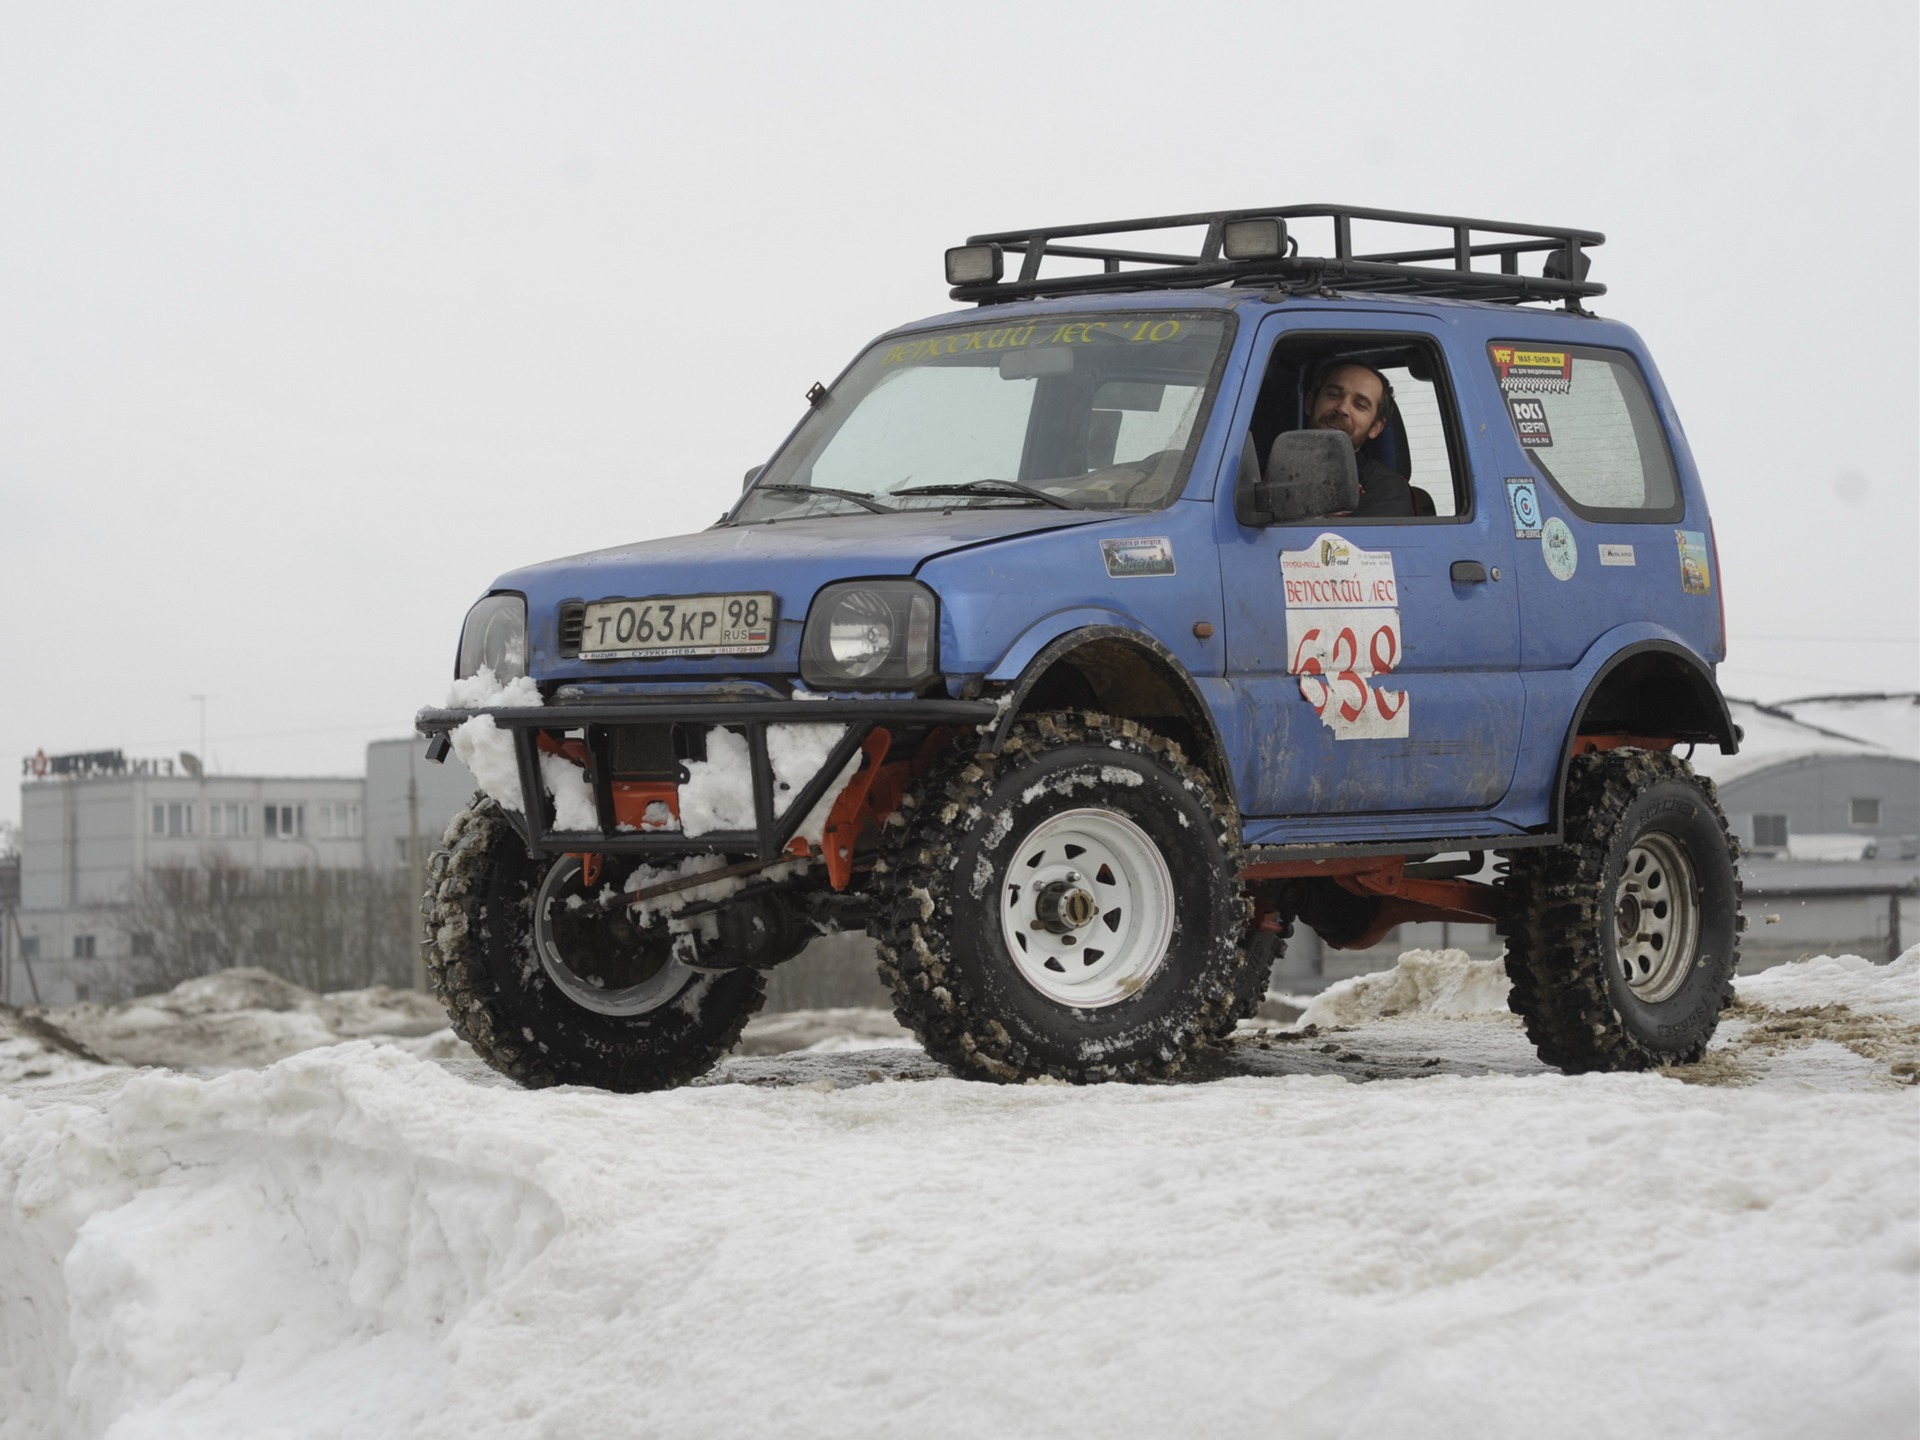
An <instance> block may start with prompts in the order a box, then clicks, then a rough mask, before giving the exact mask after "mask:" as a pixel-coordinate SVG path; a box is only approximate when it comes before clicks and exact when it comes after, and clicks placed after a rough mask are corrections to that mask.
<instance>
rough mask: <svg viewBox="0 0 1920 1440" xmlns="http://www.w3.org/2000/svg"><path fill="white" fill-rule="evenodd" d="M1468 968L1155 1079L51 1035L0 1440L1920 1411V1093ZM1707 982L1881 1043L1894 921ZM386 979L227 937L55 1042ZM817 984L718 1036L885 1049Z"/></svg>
mask: <svg viewBox="0 0 1920 1440" xmlns="http://www.w3.org/2000/svg"><path fill="white" fill-rule="evenodd" d="M1480 966H1481V967H1485V968H1480V967H1476V965H1475V962H1471V961H1467V960H1466V959H1465V957H1464V956H1462V955H1460V953H1459V952H1445V951H1443V952H1438V953H1434V952H1411V953H1409V955H1407V956H1406V957H1403V959H1402V962H1401V964H1400V965H1399V966H1396V968H1395V971H1393V972H1390V973H1389V974H1388V975H1386V976H1380V977H1372V978H1373V979H1375V980H1376V981H1377V982H1378V983H1377V984H1376V985H1375V986H1374V987H1373V988H1372V989H1371V990H1364V991H1363V989H1362V987H1359V986H1356V985H1349V986H1345V987H1337V988H1340V989H1341V990H1342V992H1343V994H1344V995H1345V997H1346V998H1345V1000H1344V1001H1341V1002H1339V1003H1340V1004H1341V1005H1342V1006H1344V1007H1345V1008H1342V1009H1339V1010H1338V1013H1339V1014H1340V1015H1341V1016H1343V1017H1344V1021H1345V1022H1347V1023H1349V1024H1350V1028H1346V1029H1344V1030H1343V1031H1342V1033H1341V1034H1340V1036H1339V1037H1338V1039H1337V1040H1336V1041H1333V1042H1330V1043H1328V1044H1324V1045H1323V1044H1321V1043H1320V1040H1321V1039H1322V1038H1324V1036H1323V1037H1306V1036H1302V1035H1300V1034H1299V1033H1298V1032H1285V1031H1279V1030H1270V1031H1263V1032H1261V1033H1260V1034H1259V1035H1253V1034H1248V1035H1246V1036H1244V1037H1243V1040H1242V1042H1241V1043H1240V1044H1238V1045H1236V1047H1235V1049H1236V1051H1243V1052H1245V1054H1244V1056H1243V1058H1242V1061H1241V1062H1240V1063H1241V1068H1239V1069H1234V1068H1232V1065H1231V1064H1230V1065H1229V1066H1228V1068H1226V1069H1216V1070H1215V1071H1214V1072H1212V1073H1215V1074H1224V1075H1227V1076H1228V1077H1229V1078H1224V1079H1219V1080H1216V1081H1215V1082H1213V1083H1196V1084H1182V1085H1166V1086H1140V1087H1124V1086H1113V1087H1099V1088H1093V1089H1075V1088H1072V1087H1063V1086H1026V1087H1007V1088H1002V1087H994V1086H987V1085H979V1084H973V1083H968V1082H963V1081H957V1080H953V1079H949V1078H944V1077H942V1076H940V1074H939V1072H938V1070H937V1068H936V1067H934V1066H933V1065H932V1064H931V1062H929V1061H927V1060H926V1058H925V1057H924V1056H923V1055H920V1054H919V1053H918V1052H917V1051H915V1050H912V1049H909V1048H906V1047H905V1046H891V1047H886V1048H878V1049H863V1050H857V1051H847V1052H845V1053H811V1054H806V1055H799V1056H794V1055H784V1056H747V1057H742V1058H735V1059H731V1060H729V1061H727V1062H725V1063H724V1064H723V1066H722V1067H721V1068H720V1070H719V1071H717V1072H716V1073H715V1074H714V1075H713V1076H711V1077H709V1079H708V1081H706V1082H704V1083H702V1084H701V1085H698V1086H694V1087H689V1088H687V1089H683V1090H679V1091H673V1092H669V1093H666V1094H660V1095H647V1096H615V1095H607V1094H601V1093H598V1092H593V1091H585V1090H577V1089H559V1090H550V1091H543V1092H528V1091H522V1090H519V1089H516V1088H514V1087H512V1086H510V1085H507V1084H505V1083H504V1082H503V1081H501V1080H500V1079H499V1077H497V1076H495V1075H493V1074H492V1072H490V1071H488V1070H486V1069H485V1067H483V1066H481V1065H480V1064H479V1063H478V1062H477V1061H473V1060H457V1059H456V1060H449V1061H445V1062H440V1063H431V1062H428V1061H424V1060H422V1059H421V1058H419V1057H418V1056H415V1055H411V1054H408V1053H406V1052H405V1051H403V1050H401V1049H399V1048H397V1047H396V1046H395V1045H393V1044H375V1043H371V1042H369V1041H355V1042H350V1043H347V1044H337V1045H333V1046H331V1047H328V1048H321V1049H315V1050H312V1051H310V1052H307V1053H305V1054H301V1055H298V1056H295V1057H293V1058H290V1059H286V1060H281V1061H279V1062H277V1063H275V1064H272V1065H271V1066H269V1067H267V1068H265V1069H256V1070H238V1071H234V1072H233V1073H229V1074H224V1075H217V1076H212V1077H195V1076H188V1075H183V1074H166V1073H159V1072H152V1071H147V1072H140V1073H129V1072H127V1071H124V1070H110V1069H108V1068H106V1067H103V1066H98V1065H92V1066H89V1065H87V1063H86V1062H84V1061H82V1060H80V1059H78V1058H77V1057H73V1056H71V1055H69V1058H70V1059H73V1060H74V1063H75V1065H76V1066H77V1067H78V1068H76V1070H75V1071H74V1072H73V1074H74V1077H75V1078H74V1079H73V1080H72V1081H71V1082H70V1083H65V1084H54V1083H49V1082H48V1080H46V1079H43V1080H42V1081H41V1083H39V1084H37V1085H28V1086H20V1085H15V1086H13V1087H11V1088H10V1093H8V1094H4V1095H0V1440H28V1437H33V1440H39V1437H42V1436H62V1437H74V1440H81V1437H94V1436H107V1435H111V1436H112V1437H114V1440H129V1437H156V1440H157V1437H180V1440H189V1437H190V1440H224V1437H234V1440H240V1437H246V1440H255V1437H267V1436H272V1437H282V1436H288V1437H295V1436H297V1437H308V1436H311V1437H321V1436H327V1437H332V1436H354V1437H358V1440H382V1437H388V1436H392V1437H407V1440H413V1437H429V1440H431V1437H457V1440H493V1437H515V1440H518V1437H521V1436H528V1435H565V1436H567V1437H569V1440H575V1437H578V1440H594V1437H601V1436H606V1437H622V1440H624V1437H627V1436H633V1435H663V1436H674V1437H702V1436H716V1437H729V1440H731V1437H735V1436H754V1435H768V1436H781V1437H786V1436H798V1437H808V1436H823V1437H824V1436H831V1437H835V1440H840V1437H861V1436H887V1437H892V1436H897V1435H902V1434H906V1435H916V1436H919V1435H925V1436H930V1437H942V1436H968V1437H972V1436H977V1435H1002V1434H1004V1435H1041V1434H1074V1435H1081V1434H1084V1435H1099V1436H1102V1437H1103V1440H1104V1437H1114V1440H1129V1437H1135V1436H1138V1437H1142V1440H1146V1437H1152V1440H1164V1437H1167V1436H1184V1435H1193V1434H1213V1433H1221V1434H1238V1433H1244V1434H1250V1435H1269V1434H1276V1433H1279V1434H1285V1435H1287V1436H1289V1437H1300V1440H1313V1437H1321V1436H1326V1437H1333V1436H1350V1435H1356V1434H1361V1435H1395V1436H1398V1435H1414V1436H1428V1435H1433V1436H1454V1435H1460V1436H1467V1435H1471V1436H1473V1437H1475V1440H1504V1437H1516V1440H1518V1437H1527V1440H1555V1437H1569V1440H1573V1437H1578V1440H1589V1437H1601V1440H1604V1437H1612V1436H1618V1437H1634V1440H1637V1437H1640V1436H1644V1435H1651V1434H1684V1435H1689V1436H1696V1437H1709V1440H1711V1437H1727V1440H1735V1437H1738V1440H1770V1437H1782V1440H1785V1437H1799V1436H1803V1435H1814V1434H1817V1435H1826V1434H1835V1435H1846V1436H1848V1437H1849V1440H1855V1437H1859V1440H1880V1437H1888V1440H1892V1437H1901V1440H1906V1437H1910V1436H1911V1435H1913V1434H1914V1433H1916V1431H1917V1430H1920V1089H1916V1088H1914V1087H1912V1086H1903V1085H1901V1084H1899V1083H1898V1081H1897V1080H1894V1079H1889V1077H1888V1067H1887V1065H1886V1064H1885V1063H1884V1062H1882V1063H1880V1064H1878V1065H1869V1064H1868V1063H1867V1062H1866V1061H1865V1060H1861V1059H1859V1058H1858V1057H1857V1056H1848V1057H1847V1058H1849V1059H1852V1060H1854V1061H1856V1064H1855V1065H1854V1067H1853V1068H1851V1069H1848V1068H1844V1067H1843V1068H1837V1069H1834V1070H1833V1072H1832V1074H1833V1076H1834V1077H1837V1078H1835V1079H1834V1082H1833V1084H1831V1085H1829V1086H1828V1087H1827V1088H1824V1089H1807V1088H1805V1087H1804V1086H1802V1085H1801V1084H1800V1083H1799V1081H1798V1080H1797V1079H1796V1078H1794V1076H1793V1075H1792V1074H1791V1073H1789V1072H1788V1071H1787V1070H1783V1069H1771V1068H1769V1063H1771V1062H1766V1063H1763V1062H1762V1061H1761V1060H1753V1061H1752V1062H1751V1065H1752V1068H1751V1073H1750V1074H1749V1075H1748V1076H1747V1077H1746V1080H1745V1082H1744V1083H1742V1084H1741V1085H1739V1086H1738V1087H1735V1088H1729V1087H1727V1086H1725V1085H1723V1084H1721V1083H1719V1082H1717V1081H1715V1080H1714V1079H1713V1077H1711V1076H1710V1075H1702V1076H1692V1077H1687V1078H1690V1079H1693V1080H1695V1081H1696V1082H1697V1083H1682V1081H1681V1080H1680V1079H1676V1078H1674V1077H1671V1076H1664V1075H1632V1076H1584V1077H1578V1078H1570V1077H1566V1076H1561V1075H1557V1074H1553V1073H1551V1072H1547V1071H1544V1070H1542V1069H1540V1068H1539V1066H1538V1064H1537V1062H1535V1061H1532V1060H1531V1059H1530V1057H1528V1056H1527V1055H1526V1054H1525V1046H1524V1038H1523V1037H1520V1036H1519V1035H1518V1033H1517V1028H1518V1027H1517V1025H1516V1024H1515V1023H1514V1021H1513V1020H1512V1018H1511V1017H1510V1016H1506V1015H1504V1014H1500V1013H1495V1011H1496V1008H1497V1007H1496V993H1495V992H1496V990H1497V986H1496V985H1495V984H1494V983H1493V982H1492V980H1491V979H1490V978H1489V977H1488V975H1487V970H1488V969H1491V968H1492V967H1490V966H1488V965H1487V964H1486V962H1480ZM1740 992H1741V996H1742V1000H1743V1002H1745V1003H1744V1004H1743V1006H1742V1011H1743V1013H1745V1012H1751V1013H1752V1014H1755V1015H1761V1016H1763V1017H1764V1016H1768V1015H1773V1014H1775V1013H1776V1010H1777V1009H1778V1008H1793V1007H1806V1006H1817V1007H1819V1008H1821V1010H1822V1012H1823V1013H1838V1012H1842V1011H1844V1012H1845V1013H1847V1014H1850V1015H1852V1016H1853V1018H1854V1019H1855V1020H1856V1021H1857V1022H1859V1024H1860V1025H1862V1026H1866V1025H1877V1026H1879V1027H1880V1029H1881V1031H1882V1032H1884V1034H1896V1033H1897V1034H1901V1035H1906V1036H1907V1037H1908V1040H1907V1041H1906V1043H1907V1045H1908V1049H1909V1053H1911V1050H1912V1039H1911V1037H1912V1035H1913V1033H1914V1017H1915V1016H1916V1014H1920V951H1917V952H1910V953H1909V954H1908V955H1906V956H1903V957H1902V958H1901V960H1900V961H1899V962H1897V963H1896V964H1894V965H1883V966H1870V965H1868V964H1867V963H1866V962H1864V961H1857V960H1854V959H1852V958H1845V957H1843V958H1841V959H1839V960H1828V959H1824V958H1823V959H1820V960H1814V961H1806V962H1802V963H1801V964H1799V965H1797V966H1787V967H1782V968H1781V969H1780V970H1778V971H1774V972H1769V974H1767V975H1761V976H1752V977H1745V978H1743V979H1742V980H1741V982H1740ZM1329 993H1331V992H1329ZM1841 996H1844V997H1846V998H1845V999H1844V1001H1842V1000H1841V999H1840V998H1839V997H1841ZM1756 997H1762V998H1759V999H1756ZM327 1003H333V1004H335V1005H336V1006H337V1008H336V1009H335V1010H334V1011H332V1012H317V1011H315V1010H314V1009H313V1006H314V1005H316V1004H327ZM410 1003H411V1002H410V1001H404V1000H401V999H396V998H394V997H393V995H392V992H388V994H387V995H385V996H383V995H382V994H381V993H380V992H361V993H359V994H357V995H354V996H348V997H314V996H309V995H308V994H307V993H306V992H304V991H300V990H299V989H298V988H297V987H291V986H287V985H286V984H285V983H284V982H281V981H278V980H275V979H274V977H272V976H265V975H262V974H260V973H259V972H252V973H234V974H229V975H224V976H218V977H210V979H209V980H207V981H204V982H193V983H192V984H190V985H189V986H183V987H181V989H180V990H177V991H175V992H173V993H172V994H171V995H169V996H164V997H153V998H151V999H149V1000H147V1001H145V1002H142V1003H141V1004H140V1005H137V1006H128V1007H120V1008H119V1009H118V1010H117V1011H116V1015H117V1018H116V1019H115V1020H113V1022H112V1023H111V1024H109V1023H108V1022H107V1021H106V1020H105V1019H104V1018H102V1019H101V1021H100V1023H99V1024H98V1025H97V1026H96V1028H95V1029H94V1030H92V1031H90V1032H89V1041H88V1043H89V1044H105V1043H107V1042H108V1041H110V1040H112V1039H114V1037H115V1036H120V1037H122V1038H123V1039H124V1037H125V1036H127V1035H136V1036H137V1035H140V1034H144V1033H149V1032H153V1033H158V1032H166V1031H177V1030H178V1028H179V1027H182V1026H188V1025H193V1024H198V1023H202V1022H210V1021H231V1020H233V1019H234V1018H235V1017H246V1018H247V1021H248V1023H250V1024H253V1025H255V1026H256V1027H258V1029H259V1030H260V1031H261V1033H262V1034H265V1035H274V1034H281V1033H285V1032H283V1031H281V1030H278V1029H276V1027H277V1026H281V1025H283V1024H284V1023H285V1022H289V1021H292V1020H294V1019H296V1018H298V1017H306V1018H307V1019H309V1020H313V1019H316V1018H318V1017H320V1016H322V1015H324V1017H325V1018H324V1024H323V1026H322V1028H324V1029H327V1030H329V1031H330V1032H333V1033H339V1032H341V1031H344V1030H345V1029H347V1028H350V1027H352V1026H355V1025H360V1026H376V1025H382V1024H398V1023H404V1021H403V1018H402V1017H403V1016H404V1013H405V1012H406V1010H407V1006H408V1005H409V1004H410ZM1848 1007H1851V1008H1848ZM81 1008H82V1007H70V1009H71V1010H79V1009H81ZM93 1008H94V1009H95V1010H99V1011H101V1014H102V1016H103V1017H104V1015H105V1013H106V1012H105V1011H104V1010H103V1009H102V1007H93ZM1396 1009H1397V1010H1400V1011H1401V1013H1400V1014H1398V1015H1391V1016H1390V1015H1389V1012H1392V1011H1394V1010H1396ZM49 1013H51V1014H55V1018H59V1019H62V1020H66V1019H67V1018H68V1015H69V1012H68V1011H61V1012H49ZM1369 1013H1371V1015H1372V1016H1374V1017H1386V1018H1369ZM143 1015H144V1017H145V1018H143ZM855 1019H857V1022H858V1023H854V1021H853V1020H849V1021H848V1023H846V1024H845V1025H840V1024H837V1023H835V1017H834V1016H833V1015H831V1014H824V1013H823V1014H817V1015H814V1016H811V1017H804V1023H800V1024H798V1025H793V1026H789V1027H788V1030H789V1031H790V1032H791V1033H787V1034H784V1035H781V1036H775V1035H774V1034H773V1033H772V1031H773V1030H774V1029H776V1028H777V1027H776V1026H773V1025H770V1024H769V1025H766V1026H764V1027H763V1028H765V1029H766V1030H767V1031H768V1032H769V1033H768V1034H767V1035H766V1036H765V1039H766V1040H767V1042H769V1043H773V1044H778V1043H785V1044H788V1045H791V1044H793V1043H805V1044H811V1045H814V1046H815V1047H816V1051H817V1052H828V1051H831V1050H833V1049H835V1048H839V1047H841V1046H843V1045H844V1044H845V1043H846V1042H845V1041H844V1040H840V1041H836V1040H835V1038H834V1037H835V1034H836V1032H839V1031H842V1030H844V1031H845V1032H846V1033H847V1034H849V1035H851V1034H854V1033H860V1034H862V1035H863V1036H864V1038H866V1039H868V1040H870V1041H884V1040H885V1038H886V1024H885V1017H884V1016H880V1015H878V1014H877V1013H876V1012H857V1015H856V1017H855ZM116 1027H118V1028H116ZM1743 1027H1745V1028H1748V1029H1753V1030H1756V1031H1757V1030H1759V1029H1760V1028H1761V1027H1760V1026H1759V1024H1758V1023H1757V1022H1756V1021H1755V1020H1753V1019H1742V1020H1735V1021H1731V1022H1730V1024H1729V1026H1728V1027H1727V1028H1728V1029H1730V1030H1735V1031H1737V1030H1740V1029H1741V1028H1743ZM236 1028H238V1027H236ZM1483 1034H1484V1036H1488V1037H1493V1038H1492V1039H1491V1040H1486V1039H1476V1038H1475V1037H1480V1036H1482V1035H1483ZM74 1043H78V1042H74ZM1730 1045H1731V1046H1732V1048H1738V1046H1739V1042H1737V1041H1735V1042H1730ZM1819 1045H1827V1047H1828V1048H1829V1049H1831V1048H1835V1047H1833V1046H1831V1044H1829V1042H1826V1041H1820V1042H1817V1044H1816V1045H1814V1046H1801V1047H1799V1049H1797V1050H1794V1051H1792V1052H1791V1053H1789V1054H1788V1055H1787V1056H1786V1059H1788V1060H1791V1058H1792V1054H1799V1053H1809V1052H1810V1051H1811V1050H1813V1049H1815V1048H1818V1046H1819ZM1396 1046H1398V1047H1400V1050H1402V1051H1404V1052H1405V1053H1403V1054H1399V1055H1398V1059H1397V1061H1396V1062H1395V1063H1393V1064H1384V1063H1383V1064H1380V1065H1378V1066H1376V1061H1380V1060H1381V1059H1382V1057H1383V1056H1384V1057H1386V1059H1387V1060H1393V1059H1394V1047H1396ZM1435 1046H1438V1047H1440V1048H1439V1049H1438V1050H1432V1049H1431V1047H1435ZM1419 1047H1429V1048H1428V1050H1427V1051H1424V1052H1423V1050H1422V1049H1420V1048H1419ZM242 1048H243V1049H244V1047H242ZM743 1048H758V1047H757V1046H755V1047H743ZM1719 1048H1721V1047H1720V1046H1719V1045H1718V1044H1717V1045H1716V1050H1718V1049H1719ZM1329 1052H1331V1053H1329ZM63 1053H65V1052H63ZM1422 1053H1427V1054H1428V1058H1427V1059H1424V1060H1423V1059H1421V1058H1419V1057H1420V1055H1421V1054H1422ZM1842 1053H1843V1054H1844V1053H1845V1052H1842ZM1482 1055H1492V1056H1493V1057H1494V1058H1493V1060H1492V1062H1491V1063H1488V1062H1487V1061H1486V1060H1483V1059H1479V1058H1476V1057H1478V1056H1482ZM1462 1057H1466V1066H1467V1068H1460V1067H1461V1066H1462ZM1436 1062H1443V1063H1444V1064H1445V1065H1446V1066H1451V1067H1455V1068H1454V1069H1453V1070H1452V1071H1451V1072H1449V1071H1447V1070H1445V1069H1427V1068H1424V1067H1426V1066H1428V1065H1432V1064H1435V1063H1436ZM1256 1064H1257V1065H1261V1066H1265V1067H1267V1068H1265V1069H1253V1068H1247V1067H1249V1066H1254V1065H1256ZM1689 1068H1692V1067H1689ZM1896 1069H1897V1067H1896ZM1374 1074H1384V1075H1389V1076H1394V1075H1398V1076H1408V1077H1412V1076H1428V1077H1431V1078H1382V1079H1379V1080H1374V1081H1372V1082H1371V1083H1364V1082H1365V1080H1366V1077H1368V1076H1371V1075H1374ZM1596 1337H1604V1343H1600V1342H1598V1341H1597V1340H1596Z"/></svg>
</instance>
